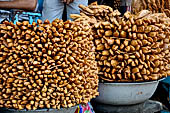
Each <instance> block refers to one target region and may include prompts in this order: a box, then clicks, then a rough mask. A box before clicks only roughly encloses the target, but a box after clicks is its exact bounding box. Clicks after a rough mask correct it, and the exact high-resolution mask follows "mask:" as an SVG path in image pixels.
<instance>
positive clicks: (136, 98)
mask: <svg viewBox="0 0 170 113" xmlns="http://www.w3.org/2000/svg"><path fill="white" fill-rule="evenodd" d="M161 80H162V79H161ZM159 81H160V80H159ZM159 81H150V82H139V83H99V96H98V97H97V98H96V99H95V101H97V102H99V103H103V104H110V105H132V104H138V103H142V102H144V101H146V100H148V99H149V98H150V97H151V96H152V95H153V94H154V92H155V90H156V88H157V86H158V83H159Z"/></svg>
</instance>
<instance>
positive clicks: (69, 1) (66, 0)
mask: <svg viewBox="0 0 170 113" xmlns="http://www.w3.org/2000/svg"><path fill="white" fill-rule="evenodd" d="M73 1H74V0H62V2H63V3H66V4H70V3H72V2H73Z"/></svg>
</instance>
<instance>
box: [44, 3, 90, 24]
mask: <svg viewBox="0 0 170 113" xmlns="http://www.w3.org/2000/svg"><path fill="white" fill-rule="evenodd" d="M79 4H83V5H85V6H87V5H88V0H44V2H43V9H42V20H43V21H44V20H46V19H48V20H49V21H50V22H52V21H53V20H55V19H56V18H58V19H62V15H63V11H64V7H65V6H66V12H67V19H71V18H70V14H79V13H80V8H79V7H78V6H79Z"/></svg>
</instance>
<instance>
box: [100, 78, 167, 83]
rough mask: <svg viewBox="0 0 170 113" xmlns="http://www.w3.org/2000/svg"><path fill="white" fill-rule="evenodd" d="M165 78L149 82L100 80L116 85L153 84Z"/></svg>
mask: <svg viewBox="0 0 170 113" xmlns="http://www.w3.org/2000/svg"><path fill="white" fill-rule="evenodd" d="M165 78H166V77H165ZM165 78H161V79H159V80H154V81H147V82H112V83H102V82H99V84H106V85H112V84H115V85H135V84H137V85H140V84H152V83H155V82H160V81H162V80H164V79H165Z"/></svg>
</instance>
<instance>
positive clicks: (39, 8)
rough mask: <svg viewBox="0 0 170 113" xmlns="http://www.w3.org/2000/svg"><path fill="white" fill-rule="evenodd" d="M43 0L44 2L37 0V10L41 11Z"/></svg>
mask: <svg viewBox="0 0 170 113" xmlns="http://www.w3.org/2000/svg"><path fill="white" fill-rule="evenodd" d="M43 2H44V0H38V10H39V11H42V9H43Z"/></svg>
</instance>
